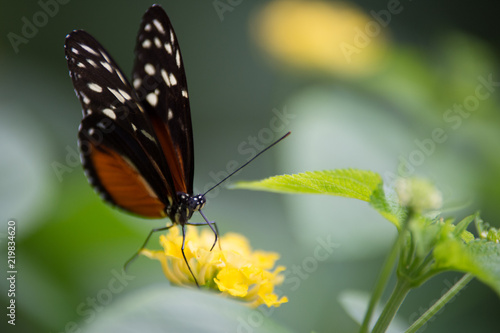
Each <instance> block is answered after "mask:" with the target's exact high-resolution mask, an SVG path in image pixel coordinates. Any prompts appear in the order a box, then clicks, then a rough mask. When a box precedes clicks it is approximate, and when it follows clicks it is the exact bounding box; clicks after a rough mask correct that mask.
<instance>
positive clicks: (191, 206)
mask: <svg viewBox="0 0 500 333" xmlns="http://www.w3.org/2000/svg"><path fill="white" fill-rule="evenodd" d="M177 198H178V201H179V206H178V209H177V211H176V214H175V217H174V220H175V221H176V222H177V223H181V224H183V223H185V222H187V221H188V220H189V219H190V218H191V216H192V215H193V213H194V212H196V211H199V210H200V209H202V208H203V207H204V206H205V203H206V202H207V199H205V196H204V195H203V194H197V195H189V194H186V193H183V192H177Z"/></svg>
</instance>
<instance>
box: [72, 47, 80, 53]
mask: <svg viewBox="0 0 500 333" xmlns="http://www.w3.org/2000/svg"><path fill="white" fill-rule="evenodd" d="M71 52H73V53H74V54H80V52H79V51H78V50H77V49H75V48H74V47H72V48H71Z"/></svg>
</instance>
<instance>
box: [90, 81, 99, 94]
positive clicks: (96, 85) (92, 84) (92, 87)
mask: <svg viewBox="0 0 500 333" xmlns="http://www.w3.org/2000/svg"><path fill="white" fill-rule="evenodd" d="M87 86H88V87H89V89H90V90H93V91H95V92H98V93H100V92H102V87H101V86H100V85H98V84H96V83H92V82H91V83H89V84H87Z"/></svg>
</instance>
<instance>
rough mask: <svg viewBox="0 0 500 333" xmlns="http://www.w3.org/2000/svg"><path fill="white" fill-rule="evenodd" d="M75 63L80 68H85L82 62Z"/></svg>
mask: <svg viewBox="0 0 500 333" xmlns="http://www.w3.org/2000/svg"><path fill="white" fill-rule="evenodd" d="M76 65H77V66H78V67H80V68H85V64H84V63H83V62H79V63H77V64H76Z"/></svg>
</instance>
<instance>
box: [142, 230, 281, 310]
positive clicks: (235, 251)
mask: <svg viewBox="0 0 500 333" xmlns="http://www.w3.org/2000/svg"><path fill="white" fill-rule="evenodd" d="M198 229H200V228H196V227H192V226H186V241H185V247H184V253H185V255H186V258H187V260H188V262H189V266H190V267H191V270H192V271H193V274H194V275H195V276H196V279H197V281H198V283H199V285H200V286H201V287H205V288H208V289H214V290H217V291H220V292H222V293H223V294H226V295H230V296H232V297H236V298H240V299H242V300H244V301H246V302H248V303H249V305H250V306H252V307H257V306H259V305H261V304H265V305H267V306H268V307H271V306H275V307H278V306H280V305H281V304H282V303H285V302H287V301H288V299H287V297H281V298H279V297H278V295H277V294H275V293H274V287H275V286H276V285H279V284H280V283H282V282H283V280H284V276H283V275H282V274H280V273H281V272H283V271H284V270H285V267H283V266H278V267H276V268H275V269H274V270H272V268H273V267H274V265H275V262H276V261H277V260H278V259H279V254H277V253H273V252H264V251H252V249H251V247H250V244H249V242H248V240H247V239H246V238H245V237H243V236H241V235H239V234H235V233H228V234H226V235H224V236H222V237H221V238H220V241H219V246H215V247H214V248H213V250H212V251H210V249H211V247H212V245H213V242H214V234H213V232H212V231H211V230H210V229H204V230H203V231H202V232H201V234H199V233H198ZM160 245H161V246H162V247H163V250H148V249H144V250H142V252H141V254H142V255H145V256H147V257H149V258H151V259H155V260H158V261H160V263H161V266H162V269H163V272H164V274H165V276H166V277H167V279H168V280H170V281H171V282H172V283H173V284H176V285H186V286H193V285H194V284H195V282H194V280H193V277H192V275H191V273H190V272H189V269H188V267H187V265H186V263H185V262H184V258H183V256H182V252H181V245H182V234H180V232H179V229H178V228H170V229H169V231H168V232H167V233H166V234H165V235H161V236H160Z"/></svg>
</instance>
